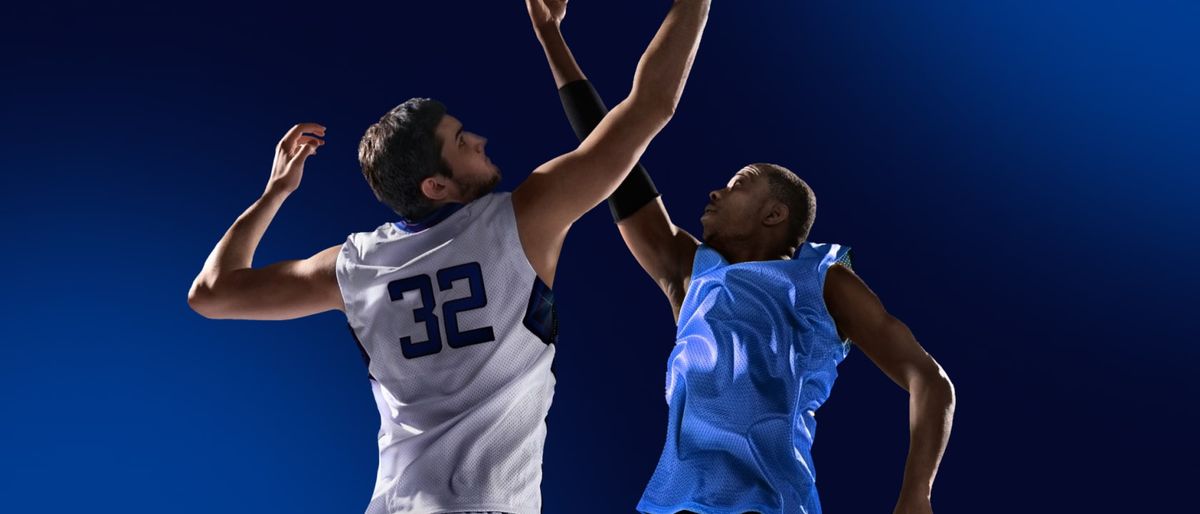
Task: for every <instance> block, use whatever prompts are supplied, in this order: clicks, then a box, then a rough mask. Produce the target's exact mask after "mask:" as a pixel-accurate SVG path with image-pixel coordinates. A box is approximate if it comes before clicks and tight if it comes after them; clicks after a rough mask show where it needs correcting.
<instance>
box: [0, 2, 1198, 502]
mask: <svg viewBox="0 0 1200 514" xmlns="http://www.w3.org/2000/svg"><path fill="white" fill-rule="evenodd" d="M715 3H716V5H715V6H714V8H713V12H712V16H711V19H710V23H709V29H708V32H707V35H706V37H705V40H704V43H703V46H702V48H701V53H700V56H699V58H698V60H697V64H696V67H695V70H694V72H693V74H692V78H691V82H690V84H689V88H688V90H687V92H686V94H685V95H684V98H683V102H682V104H681V106H680V109H679V113H678V115H677V116H676V118H675V120H674V121H673V122H672V124H671V125H670V126H669V127H668V128H667V129H666V130H665V131H664V133H663V134H662V135H661V136H660V137H659V138H658V139H657V140H656V142H655V143H654V144H653V145H652V146H651V148H650V150H649V152H648V154H647V155H646V157H645V159H644V162H645V163H646V165H647V166H648V168H649V169H650V170H651V172H652V173H653V174H654V176H655V178H656V179H657V182H658V184H659V187H660V189H661V190H662V191H663V192H664V199H665V201H666V202H667V204H668V206H669V208H670V209H671V211H672V212H673V213H674V215H675V218H676V220H677V222H679V223H680V224H681V225H682V226H684V227H685V228H688V229H691V230H693V231H697V232H698V229H699V223H698V218H699V214H700V211H701V209H702V208H703V205H704V203H705V193H706V192H707V191H708V190H710V189H712V188H715V187H718V186H720V185H722V184H724V182H725V181H726V180H727V178H728V177H729V176H730V175H731V174H732V173H734V172H735V171H736V170H737V169H738V168H739V167H740V166H741V165H743V164H746V163H749V162H755V161H773V162H779V163H782V164H785V165H787V166H789V167H791V168H792V169H793V170H795V171H797V172H798V173H799V174H801V175H802V176H803V177H804V178H805V179H807V180H808V181H809V183H810V184H812V186H813V187H814V188H815V189H816V191H817V193H818V197H819V199H820V215H819V217H818V220H817V223H816V227H815V229H814V231H813V237H812V239H813V240H816V241H831V242H841V243H846V244H850V245H852V246H854V247H855V249H856V257H857V262H856V264H857V269H858V271H859V273H860V274H861V275H862V276H863V277H864V278H865V279H866V280H867V282H868V283H870V284H871V285H872V286H873V288H874V289H875V290H876V292H877V293H879V294H880V296H881V297H882V298H883V299H884V302H885V303H886V305H888V307H889V308H890V309H891V310H892V311H893V312H894V313H895V314H897V315H898V316H899V317H900V318H901V319H903V320H905V321H906V322H907V323H908V324H909V325H910V326H911V327H912V329H913V331H914V332H915V333H916V334H917V336H918V338H919V339H920V340H921V341H922V342H923V344H925V346H926V348H927V349H928V350H929V351H930V352H931V353H932V354H933V355H935V356H936V357H937V358H938V360H939V361H940V362H941V363H942V364H943V365H944V366H945V367H946V369H947V370H948V371H949V373H950V374H951V376H952V377H953V379H954V381H955V383H956V385H957V389H958V398H959V405H958V413H957V417H956V420H955V427H954V434H953V438H952V440H951V443H950V447H949V451H948V453H947V454H946V457H945V460H944V462H943V464H942V470H941V474H940V475H939V477H938V481H937V487H936V489H935V494H934V506H935V508H936V509H937V511H939V512H943V513H947V512H950V513H954V512H976V513H980V512H1023V511H1032V512H1049V511H1054V510H1062V511H1069V512H1120V511H1139V512H1150V511H1154V510H1160V511H1161V510H1165V511H1179V510H1187V508H1186V507H1184V505H1187V504H1185V503H1183V502H1185V501H1189V502H1190V500H1191V496H1192V495H1191V494H1189V493H1190V491H1191V489H1192V488H1194V478H1195V468H1194V465H1195V462H1196V457H1197V454H1198V452H1197V443H1196V439H1195V435H1194V434H1195V429H1196V428H1195V427H1196V423H1195V418H1196V415H1195V412H1194V409H1195V408H1196V398H1197V394H1198V393H1200V387H1197V385H1196V382H1195V380H1194V377H1195V376H1196V372H1197V367H1196V365H1195V359H1196V358H1197V356H1198V352H1197V350H1196V346H1195V343H1196V328H1197V323H1196V315H1195V313H1194V310H1195V307H1196V305H1197V294H1196V291H1197V286H1198V285H1200V280H1198V277H1197V270H1196V267H1195V266H1193V265H1192V264H1193V263H1194V262H1195V261H1196V259H1197V257H1200V251H1198V248H1197V246H1198V244H1197V243H1198V237H1197V232H1196V229H1195V228H1194V227H1195V225H1196V222H1197V219H1198V216H1197V214H1198V209H1197V207H1196V205H1195V202H1194V198H1195V197H1196V193H1197V190H1198V187H1197V186H1198V185H1200V184H1198V183H1200V179H1198V178H1197V171H1198V169H1200V166H1198V165H1197V162H1200V142H1198V141H1197V134H1200V64H1198V63H1200V60H1198V59H1197V57H1196V55H1197V51H1198V50H1200V31H1197V29H1196V23H1197V20H1200V6H1197V5H1196V4H1195V3H1187V2H1148V3H1144V4H1139V3H1134V2H1046V3H1043V2H936V3H925V2H921V3H912V2H869V3H864V2H822V3H817V4H813V3H808V2H763V1H757V2H756V1H717V2H715ZM666 6H667V2H644V1H643V2H636V1H632V0H603V1H601V0H575V1H573V2H572V8H571V12H570V13H569V15H568V18H567V23H566V24H565V26H564V30H565V32H566V34H567V36H568V39H569V41H570V42H571V43H572V45H573V48H574V50H575V52H576V55H577V57H578V58H579V60H580V61H581V63H582V64H583V66H584V69H585V71H586V72H588V74H589V75H590V76H591V78H592V79H593V82H595V84H596V85H597V87H598V88H599V90H600V91H601V92H602V93H603V94H604V95H605V96H606V97H607V98H608V100H609V102H610V103H615V102H616V101H617V100H618V99H619V98H620V97H621V96H622V95H624V94H625V92H626V91H628V87H629V83H630V81H631V78H632V75H633V71H634V66H635V63H636V60H637V58H638V56H639V54H640V53H641V51H642V49H643V47H644V46H645V44H646V43H647V42H648V41H649V39H650V37H651V35H652V34H653V31H654V30H655V28H656V27H657V25H658V23H659V22H660V21H661V18H662V15H663V14H664V13H665V12H666ZM6 9H8V12H6V13H5V15H4V16H3V17H0V45H2V48H3V58H2V60H0V76H2V77H3V78H2V80H0V92H2V93H3V94H2V95H0V119H2V121H3V123H0V127H2V129H0V130H2V131H3V133H2V139H0V141H3V143H2V144H3V148H4V151H3V152H0V170H2V173H0V190H2V191H3V198H2V200H3V201H0V227H2V228H3V233H4V235H5V248H4V252H3V253H0V259H2V264H3V269H4V270H5V272H6V273H5V279H4V281H3V315H4V323H3V327H4V328H3V333H2V336H0V337H2V343H0V415H2V416H3V418H2V423H0V511H3V512H14V513H16V512H20V513H24V512H77V511H87V512H125V513H133V512H138V513H141V512H179V513H188V512H197V513H199V512H289V513H290V512H306V513H307V512H313V513H316V512H322V513H324V512H359V511H361V509H362V508H363V507H364V506H365V505H366V503H367V501H368V499H369V496H370V493H371V489H372V485H373V483H374V476H375V463H376V454H375V432H376V429H377V423H378V421H377V415H376V413H375V410H374V406H373V404H372V401H371V397H370V392H369V388H368V385H367V381H366V370H365V369H364V367H363V366H362V364H361V362H360V360H359V356H358V352H357V350H356V349H355V346H354V344H353V342H352V340H351V339H350V337H349V335H348V333H347V331H346V327H345V322H344V318H343V317H342V315H341V314H338V313H327V314H323V315H319V316H314V317H312V318H309V319H305V320H298V321H292V322H274V323H268V322H235V321H224V322H218V321H209V320H205V319H203V318H201V317H200V316H198V315H196V314H194V313H192V312H191V311H190V310H189V309H188V308H187V305H186V302H185V293H186V291H187V288H188V286H189V284H190V282H191V279H192V277H193V276H194V275H195V273H196V272H197V271H198V270H199V268H200V265H201V263H202V262H203V260H204V258H205V256H206V255H207V253H208V252H209V250H210V249H211V247H212V245H213V244H214V243H215V242H216V241H217V239H218V238H219V237H220V236H221V234H222V233H223V231H224V230H225V229H226V228H227V226H228V225H229V223H230V222H232V221H233V220H234V218H235V217H236V216H237V215H238V214H239V213H240V212H241V211H242V210H243V209H244V208H245V207H246V206H247V205H249V204H250V203H251V202H252V201H253V200H254V198H255V197H256V195H257V194H258V193H259V192H260V191H261V188H262V186H263V184H264V183H265V179H266V177H267V173H268V170H269V166H270V163H271V157H272V147H273V145H274V144H275V142H276V141H277V140H278V138H279V136H280V135H281V134H282V133H283V131H284V130H285V129H287V128H288V127H289V126H290V125H291V124H292V123H294V122H298V121H308V120H313V121H319V122H321V123H324V124H326V125H327V126H328V127H329V133H328V144H327V145H326V146H325V147H324V148H323V149H322V150H321V154H320V155H318V156H317V157H316V158H315V159H314V160H312V161H310V164H309V166H308V172H307V173H306V176H305V182H304V184H303V185H302V186H301V188H300V190H299V192H298V193H297V194H295V195H294V196H293V197H292V198H291V199H290V200H289V201H288V202H287V204H286V205H285V206H284V208H283V209H282V211H281V212H280V214H279V216H278V218H277V219H276V221H275V223H274V224H273V225H272V227H271V228H270V230H269V231H268V232H267V235H266V237H265V239H264V241H263V243H262V245H261V246H260V248H259V250H258V253H257V256H256V257H257V258H256V262H257V263H268V262H271V261H275V260H278V259H285V258H296V257H303V256H307V255H309V254H311V253H314V252H316V251H318V250H320V249H323V248H326V247H328V246H330V245H334V244H339V243H340V242H341V241H343V240H344V238H345V236H346V234H347V233H349V232H351V231H361V230H368V229H371V228H373V227H375V226H377V225H378V224H379V223H382V222H383V221H385V220H389V219H392V218H393V216H392V215H391V213H390V211H388V210H387V209H386V208H384V207H382V206H381V205H379V204H378V203H377V202H376V201H375V200H374V198H373V196H372V195H371V192H370V190H369V189H368V187H367V186H366V184H365V182H364V181H363V179H362V178H361V175H360V173H359V171H358V167H357V164H356V160H355V148H356V144H357V141H358V138H359V136H360V135H361V133H362V131H363V130H364V128H365V127H366V126H367V125H368V124H369V123H371V122H372V121H374V120H375V119H376V118H378V116H379V115H380V114H382V113H383V112H384V111H385V110H387V109H388V108H390V107H391V106H393V105H395V104H397V103H399V102H400V101H402V100H404V99H406V98H408V97H411V96H434V97H437V98H439V99H441V100H443V101H444V102H445V103H447V104H448V106H449V107H450V109H451V111H452V112H453V113H454V114H456V115H457V116H459V117H460V118H461V119H462V120H463V121H464V122H465V123H466V126H467V128H468V130H473V131H475V132H477V133H480V134H482V135H484V136H487V137H489V138H490V140H491V143H490V146H489V153H490V155H491V156H492V158H493V160H494V161H495V162H497V163H498V164H499V165H500V166H501V167H502V169H503V170H504V171H505V173H506V176H505V180H504V182H503V184H502V186H504V188H506V189H511V188H512V187H513V186H514V185H515V184H517V183H518V182H519V181H520V180H521V179H522V178H523V177H524V176H525V175H526V173H527V170H530V169H532V168H533V167H535V166H536V165H538V164H539V163H541V162H543V161H544V160H546V159H548V158H551V157H553V156H555V155H557V154H559V153H561V152H564V151H566V150H568V149H570V148H571V147H572V145H573V144H574V140H573V137H572V135H571V131H570V129H569V128H568V126H567V123H566V121H565V120H564V118H563V115H562V113H561V110H560V107H559V105H558V101H557V99H556V97H555V94H554V88H553V82H552V81H551V78H550V74H549V72H548V71H547V69H546V66H545V62H544V58H543V56H542V52H541V50H540V48H539V46H538V44H537V42H536V40H535V38H534V37H533V35H532V32H531V30H530V28H529V24H528V21H527V18H526V14H525V11H524V7H523V6H522V5H521V2H519V1H516V0H510V1H505V2H463V3H451V2H399V1H396V2H385V3H377V4H375V5H369V6H367V5H360V4H358V3H356V2H340V3H338V2H335V3H327V4H320V5H311V6H307V5H299V4H283V5H272V6H261V7H254V8H248V7H245V6H242V7H235V6H217V5H213V4H208V3H201V4H189V5H186V6H183V5H180V6H168V5H166V4H150V5H144V6H136V7H134V6H104V7H97V6H90V5H88V4H83V3H79V4H64V5H60V6H45V7H40V8H36V10H33V11H20V10H14V8H12V7H7V8H6ZM556 290H557V295H558V299H559V305H560V311H559V314H560V317H561V326H562V333H561V340H560V343H559V347H558V348H559V354H558V360H557V366H556V368H557V372H558V380H559V382H558V389H557V394H556V398H555V402H554V407H553V409H552V410H551V414H550V419H549V423H550V435H549V437H548V440H547V442H546V458H545V462H544V470H545V480H544V482H543V491H544V498H545V512H547V513H549V514H558V513H601V512H605V513H607V512H632V510H633V506H634V504H635V503H636V501H637V498H638V497H639V495H640V493H641V488H642V486H643V485H644V483H645V481H646V480H647V479H648V477H649V476H650V473H651V471H652V470H653V467H654V464H655V462H656V461H657V458H658V454H659V450H660V448H661V445H662V440H663V428H664V426H665V414H666V405H665V403H664V402H663V400H662V391H663V377H664V371H665V359H666V357H667V355H668V354H669V352H670V349H671V343H672V340H673V337H672V336H673V330H674V327H673V325H672V322H671V316H670V310H669V309H668V307H667V304H666V302H665V301H664V300H663V299H662V298H661V297H660V294H659V293H658V292H657V290H656V289H655V287H654V286H653V285H652V284H651V282H650V281H649V280H647V279H646V278H645V277H644V276H643V275H642V272H641V271H640V269H639V268H638V267H637V265H636V263H635V262H634V261H633V259H632V258H631V257H630V256H629V255H628V254H627V253H626V250H625V248H624V246H623V245H622V244H621V243H620V239H619V237H618V235H617V232H616V230H614V228H613V227H612V223H611V221H610V220H609V218H608V214H607V212H605V211H604V210H603V209H597V210H595V211H593V212H592V213H590V214H588V215H587V216H586V217H585V218H584V219H583V220H582V221H580V222H579V223H578V224H577V225H576V227H575V229H574V230H573V231H572V235H571V237H569V238H568V240H567V244H566V247H565V248H564V250H563V255H562V261H561V264H560V267H559V274H558V278H557V283H556ZM819 419H820V427H821V428H820V435H819V437H818V438H817V443H816V450H815V451H816V459H817V469H818V471H819V477H820V480H819V486H820V491H821V494H822V497H823V500H824V503H825V506H826V510H827V511H828V512H834V513H841V512H864V513H865V512H890V509H891V507H892V505H893V502H894V501H895V497H896V492H897V490H898V487H899V484H900V476H901V471H902V468H903V460H904V455H905V452H906V449H907V403H906V396H905V395H904V393H903V391H902V390H900V389H899V388H897V387H896V386H894V385H893V384H892V383H891V382H890V381H889V380H888V379H887V378H886V377H884V376H883V375H882V374H881V373H880V372H878V371H877V370H876V369H875V368H874V367H873V366H872V365H871V363H870V362H869V361H868V360H867V359H866V358H865V357H864V356H863V355H862V354H861V352H857V351H856V352H853V353H852V354H851V356H850V357H849V358H848V359H847V361H846V362H845V363H844V364H843V366H842V374H841V380H840V381H839V383H838V385H837V387H835V388H834V393H833V396H832V398H831V399H830V401H829V402H828V403H827V404H826V406H825V407H824V408H823V409H822V411H821V412H820V415H819Z"/></svg>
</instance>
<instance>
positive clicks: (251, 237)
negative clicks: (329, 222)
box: [193, 189, 288, 289]
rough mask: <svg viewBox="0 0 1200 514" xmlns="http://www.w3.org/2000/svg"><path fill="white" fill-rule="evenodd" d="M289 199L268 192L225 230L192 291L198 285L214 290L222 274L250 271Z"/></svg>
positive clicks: (285, 196) (282, 195)
mask: <svg viewBox="0 0 1200 514" xmlns="http://www.w3.org/2000/svg"><path fill="white" fill-rule="evenodd" d="M287 196H288V193H286V192H281V191H272V190H270V189H268V190H267V191H266V192H264V193H263V195H262V196H261V197H260V198H259V199H258V200H256V201H255V202H254V203H253V204H251V205H250V207H249V208H247V209H246V210H245V212H243V213H242V215H241V216H238V219H237V221H234V222H233V225H231V226H230V227H229V230H227V231H225V235H224V236H223V237H222V238H221V240H220V241H219V242H217V245H216V247H214V248H213V251H212V253H210V254H209V255H208V259H207V260H206V261H205V262H204V268H203V269H202V270H201V271H200V274H199V275H198V276H197V277H196V282H195V284H193V289H195V288H196V287H197V286H206V287H209V288H211V287H212V286H213V285H214V283H215V281H216V280H217V277H219V276H220V275H221V274H223V273H227V272H229V271H233V270H238V269H244V268H249V267H250V266H251V264H252V263H253V261H254V252H255V250H256V249H258V243H259V242H260V241H261V240H262V236H263V234H264V233H266V231H267V227H268V226H270V224H271V221H272V220H273V219H275V214H276V213H278V212H279V208H280V207H281V206H282V205H283V202H284V200H286V199H287Z"/></svg>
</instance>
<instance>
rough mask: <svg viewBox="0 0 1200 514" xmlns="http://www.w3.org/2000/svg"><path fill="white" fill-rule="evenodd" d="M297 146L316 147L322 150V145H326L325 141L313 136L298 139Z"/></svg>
mask: <svg viewBox="0 0 1200 514" xmlns="http://www.w3.org/2000/svg"><path fill="white" fill-rule="evenodd" d="M296 144H297V145H315V146H316V147H317V148H320V147H321V145H323V144H325V140H324V139H320V138H316V137H313V136H304V135H302V136H300V137H299V138H296Z"/></svg>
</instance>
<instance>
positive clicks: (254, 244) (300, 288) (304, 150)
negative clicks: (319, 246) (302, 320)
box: [188, 123, 345, 319]
mask: <svg viewBox="0 0 1200 514" xmlns="http://www.w3.org/2000/svg"><path fill="white" fill-rule="evenodd" d="M306 132H308V133H312V134H316V135H317V136H323V135H324V134H325V128H324V127H322V126H320V125H317V124H313V123H301V124H299V125H296V126H294V127H292V129H291V130H289V131H288V133H287V134H285V135H284V136H283V139H282V140H280V142H279V145H277V146H276V148H275V164H274V165H273V167H272V171H271V178H270V180H269V181H268V183H267V187H266V190H265V191H264V192H263V194H262V196H261V197H260V198H259V199H258V200H257V201H255V202H254V203H253V204H251V205H250V207H249V208H247V209H246V211H245V212H243V213H242V215H241V216H239V217H238V219H237V221H234V222H233V225H232V226H230V227H229V230H226V231H225V235H224V236H222V237H221V240H220V241H219V242H217V245H216V246H215V247H214V248H213V250H212V252H211V253H209V255H208V259H207V260H205V261H204V267H203V268H201V269H200V273H199V274H197V275H196V279H195V280H194V281H192V287H191V289H190V290H189V291H188V305H189V306H191V308H192V310H195V311H196V312H197V313H199V314H200V315H202V316H204V317H206V318H234V319H291V318H299V317H301V316H307V315H309V314H316V313H318V312H324V311H328V310H333V309H341V310H344V309H345V307H344V306H343V305H342V295H341V290H340V289H339V288H338V285H337V277H336V275H335V272H334V265H335V263H336V261H337V254H338V250H339V248H340V247H337V246H334V247H330V248H328V249H326V250H324V251H322V252H320V253H318V254H316V255H314V256H312V257H310V258H308V259H304V260H296V261H284V262H279V263H276V264H272V265H270V266H267V267H264V268H258V269H256V268H252V267H251V265H252V263H253V261H254V251H255V250H256V249H257V248H258V243H259V242H260V241H261V240H262V236H263V234H264V233H265V232H266V231H267V227H268V226H270V225H271V221H272V220H273V219H275V214H277V213H278V212H279V208H280V207H281V206H282V205H283V202H284V201H285V200H287V198H288V196H290V195H291V193H292V192H293V191H295V190H296V188H297V187H299V186H300V181H301V178H302V176H303V174H304V161H305V160H307V159H308V157H309V156H311V155H313V154H315V153H316V151H317V147H319V146H321V145H322V144H324V142H323V140H321V139H319V138H318V137H313V136H306V135H304V134H305V133H306Z"/></svg>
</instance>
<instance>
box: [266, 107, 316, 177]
mask: <svg viewBox="0 0 1200 514" xmlns="http://www.w3.org/2000/svg"><path fill="white" fill-rule="evenodd" d="M324 136H325V127H323V126H321V125H318V124H316V123H301V124H299V125H296V126H294V127H292V129H291V130H289V131H288V132H287V134H284V135H283V139H280V140H279V144H278V145H276V146H275V163H274V164H273V165H272V166H271V179H270V180H269V181H268V182H267V190H268V191H278V192H282V193H291V192H292V191H295V190H296V188H297V187H300V179H301V178H302V177H303V176H304V160H305V159H308V156H310V155H316V153H317V148H320V147H321V145H323V144H325V140H323V139H321V138H322V137H324Z"/></svg>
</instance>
